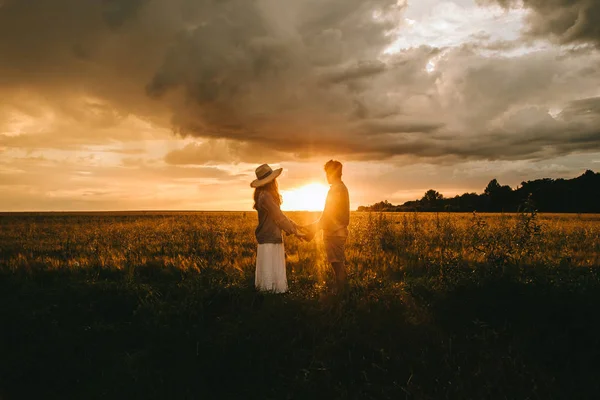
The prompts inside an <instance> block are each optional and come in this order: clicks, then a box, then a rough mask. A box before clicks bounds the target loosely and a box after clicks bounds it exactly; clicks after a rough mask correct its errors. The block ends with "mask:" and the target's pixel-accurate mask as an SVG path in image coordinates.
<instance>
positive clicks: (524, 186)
mask: <svg viewBox="0 0 600 400" xmlns="http://www.w3.org/2000/svg"><path fill="white" fill-rule="evenodd" d="M524 204H529V205H530V206H533V207H535V209H536V210H537V211H540V212H556V213H561V212H569V213H600V173H594V171H591V170H587V171H585V173H583V174H582V175H581V176H579V177H577V178H573V179H550V178H544V179H537V180H533V181H527V182H521V185H520V186H519V187H517V188H516V189H512V188H511V187H510V186H508V185H500V183H498V180H496V179H492V180H491V181H490V183H488V185H487V187H486V188H485V189H484V191H483V193H482V194H477V193H464V194H462V195H460V196H459V195H457V196H454V197H451V198H446V197H444V196H443V195H442V194H441V193H439V192H438V191H436V190H434V189H429V190H428V191H427V192H425V194H424V195H423V197H422V198H421V199H419V200H413V201H407V202H406V203H404V204H402V205H393V204H391V203H389V202H388V201H387V200H385V201H380V202H379V203H375V204H373V205H370V206H360V207H358V211H388V212H390V211H391V212H394V211H451V212H471V211H478V212H518V211H521V210H522V208H523V205H524Z"/></svg>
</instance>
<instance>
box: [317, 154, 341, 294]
mask: <svg viewBox="0 0 600 400" xmlns="http://www.w3.org/2000/svg"><path fill="white" fill-rule="evenodd" d="M325 174H326V175H327V183H329V184H330V185H331V187H330V188H329V192H328V193H327V200H326V201H325V209H324V210H323V213H322V214H321V218H319V220H318V221H317V222H315V223H314V224H312V225H311V226H310V231H311V235H312V236H314V234H315V233H316V232H317V231H318V230H319V229H322V230H323V242H324V244H325V250H326V252H327V260H328V261H329V262H330V263H331V266H332V268H333V271H334V272H335V279H336V286H337V289H338V292H341V291H343V290H344V288H345V286H346V277H347V274H346V265H345V263H346V257H345V247H346V238H347V237H348V223H349V220H350V198H349V196H348V188H347V187H346V185H344V182H342V163H340V162H339V161H335V160H329V161H327V163H326V164H325Z"/></svg>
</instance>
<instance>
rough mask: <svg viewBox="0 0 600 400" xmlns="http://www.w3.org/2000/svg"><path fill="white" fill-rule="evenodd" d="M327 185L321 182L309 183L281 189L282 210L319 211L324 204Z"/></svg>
mask: <svg viewBox="0 0 600 400" xmlns="http://www.w3.org/2000/svg"><path fill="white" fill-rule="evenodd" d="M328 190H329V187H327V186H325V185H323V184H321V183H309V184H308V185H304V186H301V187H299V188H296V189H292V190H282V191H281V197H283V204H282V205H281V209H282V210H284V211H321V210H323V207H324V206H325V198H326V197H327V191H328Z"/></svg>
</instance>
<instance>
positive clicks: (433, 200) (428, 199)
mask: <svg viewBox="0 0 600 400" xmlns="http://www.w3.org/2000/svg"><path fill="white" fill-rule="evenodd" d="M443 198H444V196H443V195H442V194H441V193H440V192H437V191H435V190H433V189H429V190H428V191H426V192H425V194H424V195H423V197H422V198H421V204H422V205H423V206H424V207H425V208H426V209H431V210H436V209H438V207H439V206H440V201H441V200H442V199H443Z"/></svg>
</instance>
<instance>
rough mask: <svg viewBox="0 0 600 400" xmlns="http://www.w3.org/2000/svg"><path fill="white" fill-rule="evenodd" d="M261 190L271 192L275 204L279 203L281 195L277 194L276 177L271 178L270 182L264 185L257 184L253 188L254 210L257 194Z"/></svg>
mask: <svg viewBox="0 0 600 400" xmlns="http://www.w3.org/2000/svg"><path fill="white" fill-rule="evenodd" d="M262 192H267V193H271V195H272V196H273V198H274V199H275V202H276V203H277V204H279V205H281V202H282V200H281V195H280V194H279V186H278V185H277V179H273V180H272V181H271V182H269V183H267V184H266V185H263V186H259V187H257V188H256V189H254V209H255V210H256V209H257V208H256V205H257V203H258V196H259V195H260V194H261V193H262Z"/></svg>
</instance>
